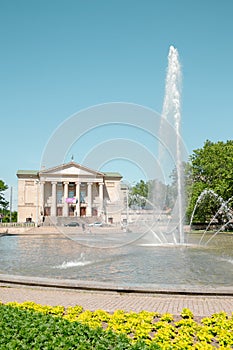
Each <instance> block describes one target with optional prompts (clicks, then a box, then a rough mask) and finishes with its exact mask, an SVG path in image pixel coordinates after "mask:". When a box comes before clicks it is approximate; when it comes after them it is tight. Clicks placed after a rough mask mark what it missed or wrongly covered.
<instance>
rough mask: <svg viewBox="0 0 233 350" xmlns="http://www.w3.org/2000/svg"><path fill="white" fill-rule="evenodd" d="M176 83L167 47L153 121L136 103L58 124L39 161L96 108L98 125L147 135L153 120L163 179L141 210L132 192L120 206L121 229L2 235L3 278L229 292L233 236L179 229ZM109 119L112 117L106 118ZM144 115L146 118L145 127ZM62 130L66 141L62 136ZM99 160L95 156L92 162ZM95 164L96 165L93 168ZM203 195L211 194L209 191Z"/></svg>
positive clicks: (58, 150) (58, 154) (56, 152)
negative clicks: (171, 184) (170, 186)
mask: <svg viewBox="0 0 233 350" xmlns="http://www.w3.org/2000/svg"><path fill="white" fill-rule="evenodd" d="M180 85H181V70H180V64H179V59H178V52H177V50H176V49H175V48H174V47H172V46H171V47H170V50H169V56H168V70H167V78H166V88H165V98H164V104H163V112H162V118H160V116H159V118H157V116H156V115H155V113H154V111H153V112H152V111H151V110H149V109H146V108H142V107H141V106H135V105H131V104H109V105H108V104H106V105H104V106H97V107H95V109H94V108H90V109H89V110H87V111H83V112H82V118H81V119H82V120H85V123H86V124H85V126H83V124H82V123H80V118H78V117H77V116H74V117H72V118H70V120H69V121H68V122H67V123H66V124H64V125H62V127H63V129H62V130H61V129H59V128H58V129H57V131H56V132H55V133H54V135H53V138H52V139H51V140H50V141H49V142H48V145H47V148H46V152H45V155H44V157H43V160H42V164H43V163H46V164H47V163H48V162H49V161H50V160H53V161H54V160H55V161H56V164H62V161H63V160H64V158H65V156H64V155H65V154H66V152H67V149H68V146H69V145H68V142H70V143H73V142H74V141H75V140H76V139H77V138H78V136H77V130H79V132H80V135H81V134H82V135H83V134H85V132H86V131H87V130H92V129H93V128H94V127H96V126H98V125H97V124H96V121H95V120H96V118H94V117H93V116H95V113H96V111H97V113H98V123H99V124H100V122H101V123H103V124H104V123H106V122H108V123H109V124H112V125H114V126H115V125H116V123H122V125H123V124H124V125H125V124H126V123H128V124H130V123H131V124H132V125H133V126H134V127H135V128H138V129H139V128H141V129H144V130H146V131H147V132H148V135H149V133H150V134H152V131H151V128H152V125H153V128H156V127H155V125H156V126H157V128H158V129H159V133H158V135H157V134H156V135H155V136H156V137H157V139H158V140H159V141H160V146H159V149H158V158H157V160H156V161H155V163H154V164H155V165H156V166H157V165H159V166H158V168H156V169H159V171H157V173H159V172H160V174H161V178H160V179H158V181H157V182H156V183H155V184H154V186H152V191H151V192H150V193H149V197H148V199H147V200H146V204H145V206H144V207H146V208H142V207H140V206H138V203H139V202H140V200H141V199H140V198H138V197H137V196H136V197H135V198H134V199H135V206H134V207H133V205H132V206H131V207H130V208H129V207H128V206H127V208H122V210H125V212H126V215H127V218H128V217H130V218H131V219H130V220H129V222H127V230H125V231H124V230H121V229H119V230H117V229H114V227H113V228H111V229H109V228H104V227H103V228H98V229H97V228H96V229H91V230H90V232H86V233H85V234H84V233H83V232H78V231H77V232H76V231H74V229H70V230H71V231H70V232H68V231H67V233H66V232H64V231H63V230H62V229H61V230H60V234H59V233H57V234H51V233H49V232H48V233H47V234H45V233H44V234H40V233H36V234H35V233H32V234H31V235H30V234H28V235H15V236H13V235H9V236H4V237H1V238H0V239H1V245H0V256H1V266H0V274H2V275H1V276H0V277H1V280H2V281H4V274H10V275H14V276H18V275H19V276H22V275H23V276H24V277H25V276H27V277H28V281H29V283H30V280H31V279H32V280H35V279H36V278H39V279H40V280H39V281H42V283H43V284H44V285H46V283H48V282H45V281H44V280H43V279H44V278H47V280H46V281H48V280H53V283H54V284H57V285H59V283H60V284H61V285H64V284H66V286H68V285H69V286H76V287H79V286H82V287H83V286H84V287H85V286H89V287H90V286H93V285H94V286H95V288H96V286H100V285H101V288H102V289H115V290H119V289H121V290H140V291H141V290H143V291H150V292H151V291H157V292H158V291H162V290H165V291H166V292H167V291H172V292H176V293H177V292H179V291H182V293H183V292H187V291H188V292H190V293H192V292H194V291H196V292H200V293H203V291H204V290H206V291H207V292H208V291H209V292H210V293H211V292H214V293H215V294H217V291H219V292H224V293H228V292H232V285H233V275H232V264H233V235H231V234H225V233H222V232H220V231H218V232H217V234H215V235H214V239H212V237H213V235H212V233H210V232H209V231H208V229H207V230H206V232H204V234H203V235H201V234H199V233H195V232H194V233H193V232H191V231H190V232H188V233H185V234H184V230H183V216H184V214H183V213H184V200H183V181H182V178H183V175H182V164H181V163H182V159H183V150H184V146H183V144H182V138H181V132H180V123H181V106H180V105H181V102H180V101H181V90H180ZM93 113H94V114H93ZM142 115H143V117H144V118H142ZM109 116H111V118H112V121H110V122H109ZM126 116H127V120H126ZM101 118H102V119H101ZM145 120H146V121H148V125H147V126H145ZM156 123H157V124H156ZM61 131H63V133H64V132H65V133H66V135H69V138H68V137H67V138H64V137H63V133H62V132H61ZM61 137H62V142H61ZM122 144H123V147H122ZM127 145H128V144H127ZM134 145H135V144H134ZM120 147H122V154H123V155H125V150H126V147H125V144H124V143H123V141H122V140H120V143H118V144H117V151H119V149H120ZM108 149H109V147H107V151H108ZM134 149H135V147H134ZM107 151H106V152H107ZM97 153H98V156H99V157H100V156H101V155H103V152H99V150H98V152H97ZM111 154H112V152H111ZM133 155H134V154H133ZM97 158H98V157H96V156H95V154H94V156H93V159H97ZM149 159H151V158H149ZM98 161H99V164H102V163H103V162H104V160H102V159H100V158H98ZM141 162H142V163H141V166H142V167H143V166H145V169H146V167H147V169H146V172H147V173H148V174H149V173H150V171H151V168H153V167H151V162H147V164H146V162H145V161H144V159H142V160H141ZM97 165H98V164H97ZM94 168H96V169H98V166H94ZM174 168H175V173H176V178H177V186H176V194H175V196H174V205H173V208H172V210H171V211H168V210H165V208H164V207H165V199H166V193H163V186H162V184H161V183H162V181H161V180H164V179H165V180H168V177H169V175H170V172H171V171H172V170H173V169H174ZM209 193H211V195H213V196H214V193H212V192H209ZM204 196H205V194H202V195H201V196H200V198H199V199H198V201H197V205H196V207H195V210H196V208H197V206H198V203H200V202H201V200H202V198H203V197H204ZM219 201H220V202H219V203H220V207H221V208H222V209H223V207H225V206H226V204H227V203H226V202H224V201H222V200H221V199H219ZM127 202H128V201H127ZM193 217H194V213H193V215H192V219H193ZM192 219H191V221H192ZM58 229H59V228H58ZM187 237H188V238H187ZM204 241H205V244H203V242H204ZM187 242H188V243H189V244H187ZM199 243H201V244H199ZM57 252H59V254H57ZM15 278H16V279H17V277H15ZM24 281H25V279H24ZM54 281H56V282H54ZM67 281H69V283H68V282H67Z"/></svg>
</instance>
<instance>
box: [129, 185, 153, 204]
mask: <svg viewBox="0 0 233 350" xmlns="http://www.w3.org/2000/svg"><path fill="white" fill-rule="evenodd" d="M148 191H149V187H148V183H147V182H145V181H143V180H140V182H138V183H137V184H136V185H135V186H133V187H131V189H130V192H129V206H130V207H132V206H138V207H140V208H144V207H145V205H146V200H147V198H148Z"/></svg>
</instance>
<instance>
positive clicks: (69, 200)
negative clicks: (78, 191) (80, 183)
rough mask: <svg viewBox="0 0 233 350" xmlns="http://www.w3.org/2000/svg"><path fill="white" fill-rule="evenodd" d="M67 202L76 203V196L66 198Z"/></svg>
mask: <svg viewBox="0 0 233 350" xmlns="http://www.w3.org/2000/svg"><path fill="white" fill-rule="evenodd" d="M66 203H69V204H76V198H75V197H73V198H66Z"/></svg>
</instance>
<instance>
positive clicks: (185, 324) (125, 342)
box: [0, 302, 233, 350]
mask: <svg viewBox="0 0 233 350" xmlns="http://www.w3.org/2000/svg"><path fill="white" fill-rule="evenodd" d="M0 320H1V321H0V334H1V336H0V349H4V350H5V349H43V350H45V349H67V350H68V349H81V350H82V349H99V350H101V349H103V350H106V349H118V350H120V349H135V350H136V349H137V350H141V349H182V350H183V349H203V350H209V349H215V348H218V349H232V347H233V314H232V315H231V316H229V315H227V314H226V313H225V312H220V313H218V314H213V315H212V316H211V317H205V318H202V319H198V318H195V317H194V316H193V314H192V312H191V311H190V310H189V309H183V311H182V312H181V315H180V317H174V316H173V315H171V314H168V313H167V314H159V313H157V312H148V311H141V312H139V313H136V312H125V311H123V310H116V311H115V312H114V313H113V314H110V313H108V312H106V311H103V310H96V311H93V312H92V311H89V310H83V308H82V307H81V306H79V305H77V306H74V307H68V308H66V309H65V308H64V307H63V306H55V307H52V306H43V305H38V304H35V303H33V302H24V303H22V304H19V303H7V304H5V305H3V304H1V305H0Z"/></svg>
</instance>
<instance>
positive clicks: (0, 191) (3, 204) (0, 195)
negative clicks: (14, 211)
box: [0, 180, 9, 209]
mask: <svg viewBox="0 0 233 350" xmlns="http://www.w3.org/2000/svg"><path fill="white" fill-rule="evenodd" d="M7 189H8V186H7V185H6V184H5V183H4V181H2V180H0V208H2V209H6V208H7V207H8V205H9V202H7V201H6V200H5V197H4V192H5V191H6V190H7Z"/></svg>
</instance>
